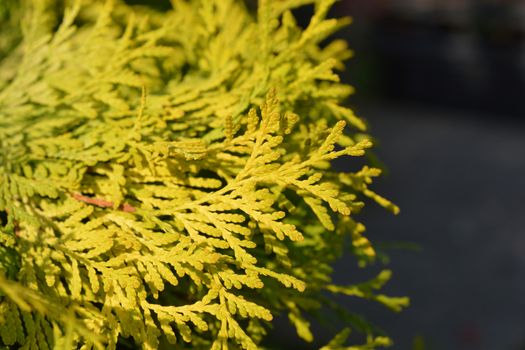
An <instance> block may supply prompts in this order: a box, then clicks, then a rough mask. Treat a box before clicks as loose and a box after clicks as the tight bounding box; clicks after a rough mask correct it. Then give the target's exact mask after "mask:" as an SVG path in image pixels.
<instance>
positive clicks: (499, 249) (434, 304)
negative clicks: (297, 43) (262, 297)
mask: <svg viewBox="0 0 525 350" xmlns="http://www.w3.org/2000/svg"><path fill="white" fill-rule="evenodd" d="M302 11H303V12H304V13H301V14H300V16H301V18H305V21H306V22H307V17H308V16H309V15H310V13H311V12H310V13H309V11H311V9H310V10H309V9H304V10H302ZM332 16H334V17H341V16H351V17H353V19H354V23H353V25H351V26H350V27H349V28H348V29H347V30H346V31H344V32H343V33H342V34H341V36H342V37H344V38H345V39H347V40H348V42H349V43H350V46H351V47H352V48H353V49H354V51H355V58H353V59H352V60H350V61H349V62H348V70H347V71H346V72H345V73H344V77H345V79H346V80H347V81H348V82H349V83H351V84H352V85H354V86H355V87H356V88H357V94H356V95H355V96H353V97H352V98H351V99H350V104H351V105H352V107H353V108H354V110H355V111H356V112H357V114H358V115H360V116H361V117H363V118H365V119H367V120H368V121H369V123H370V125H371V129H370V131H371V133H372V134H373V135H374V136H375V137H377V139H378V140H379V146H378V148H377V154H378V156H379V158H380V159H381V161H382V162H384V164H386V166H387V169H388V173H387V175H386V176H385V177H383V178H382V179H381V180H380V181H379V183H378V185H377V186H376V187H375V188H376V189H378V191H379V193H382V194H385V195H386V196H387V197H388V198H390V199H392V200H393V201H395V202H396V203H397V204H398V205H399V206H400V207H401V214H400V215H399V216H397V217H393V216H392V215H390V214H389V213H387V212H385V211H384V210H382V209H381V208H378V207H377V206H374V205H371V206H369V207H368V208H367V210H365V212H364V213H363V216H362V217H361V219H362V220H363V221H364V222H365V223H366V225H367V228H368V237H369V238H371V240H372V241H373V242H375V243H376V244H379V245H380V246H383V247H384V248H385V250H386V252H387V253H388V255H389V256H390V261H389V263H388V268H391V269H392V270H393V272H394V276H393V279H392V281H391V282H390V283H389V284H388V285H387V288H386V292H387V293H390V294H392V295H408V296H410V297H411V306H410V307H409V308H408V309H406V310H405V311H403V312H401V313H400V314H393V313H391V312H390V311H388V310H384V309H383V308H381V307H380V306H375V305H368V304H366V303H363V305H361V304H360V303H358V302H355V301H353V300H349V298H341V299H340V302H342V303H346V304H347V306H348V308H351V309H355V310H357V311H363V313H365V314H367V316H369V318H370V319H371V320H373V321H374V322H375V323H376V324H377V325H378V326H379V327H381V328H382V329H383V330H384V331H385V332H386V333H387V334H389V335H390V336H391V337H392V338H393V339H394V341H395V344H394V346H393V347H392V349H394V350H401V349H403V350H405V349H414V350H420V349H428V350H471V349H472V350H507V349H508V350H524V349H525V1H523V0H514V1H513V0H506V1H505V0H343V1H340V2H339V3H338V4H337V5H336V6H335V8H334V9H333V11H332ZM392 242H407V243H414V244H415V246H416V247H419V248H418V249H408V248H409V247H410V244H405V245H403V244H398V245H397V246H396V244H393V243H392ZM354 265H355V262H354V261H353V260H351V259H348V260H347V261H346V260H343V261H341V262H340V263H339V264H338V265H337V267H336V276H335V279H336V280H337V281H339V282H342V283H345V282H346V283H348V282H349V281H355V278H356V277H355V276H360V274H361V272H359V271H356V269H355V268H354ZM378 269H379V267H378ZM367 276H368V277H369V276H370V275H369V274H368V275H367ZM362 278H363V280H366V278H367V277H365V276H363V277H362ZM365 304H366V305H365ZM323 329H326V327H322V326H320V327H319V331H320V332H321V333H322V332H323ZM323 336H324V335H323ZM326 339H329V335H328V334H327V335H326V338H325V339H321V341H320V343H322V340H326ZM289 348H300V347H299V346H297V347H294V346H293V345H291V344H290V347H289ZM312 348H315V346H313V347H312Z"/></svg>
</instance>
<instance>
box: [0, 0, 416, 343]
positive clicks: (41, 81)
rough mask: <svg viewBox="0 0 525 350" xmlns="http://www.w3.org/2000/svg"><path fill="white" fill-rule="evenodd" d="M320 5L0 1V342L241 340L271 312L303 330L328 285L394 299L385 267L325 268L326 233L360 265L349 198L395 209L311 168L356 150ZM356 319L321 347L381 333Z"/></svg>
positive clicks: (294, 1) (357, 228)
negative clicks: (369, 274) (356, 334)
mask: <svg viewBox="0 0 525 350" xmlns="http://www.w3.org/2000/svg"><path fill="white" fill-rule="evenodd" d="M333 2H334V0H261V1H260V2H259V4H258V9H257V11H256V13H255V12H254V13H252V12H251V10H249V9H248V7H247V5H246V4H245V3H243V2H242V1H239V0H191V1H185V0H173V1H172V7H173V8H172V10H170V11H167V12H156V11H155V10H153V9H151V8H146V7H130V6H128V5H126V4H125V3H123V2H118V1H93V0H91V1H88V0H86V1H84V2H82V1H66V0H26V1H22V2H20V1H18V0H1V1H0V19H1V22H0V30H1V34H0V60H1V61H0V216H1V220H2V222H1V224H0V231H1V233H0V242H1V243H0V290H1V295H0V338H1V343H3V345H4V346H6V347H8V348H18V347H20V348H22V349H50V348H55V349H71V348H82V349H90V348H104V349H106V348H107V349H115V348H116V347H117V345H118V343H119V342H121V341H125V342H127V343H128V344H133V343H134V344H136V345H137V347H142V348H144V349H156V348H159V347H162V346H165V347H166V348H174V349H208V348H212V349H239V348H243V349H256V348H258V347H259V346H260V344H261V341H262V339H263V337H264V335H265V334H266V333H267V331H268V329H269V328H270V324H271V321H272V318H273V317H275V316H277V315H280V314H287V315H288V318H289V320H290V322H291V323H292V324H293V325H294V326H295V327H296V329H297V333H298V335H299V336H300V337H301V338H303V339H304V340H305V341H312V339H313V335H312V333H311V331H310V326H309V322H308V321H307V319H306V318H305V315H306V314H309V313H313V312H315V311H316V310H319V309H320V308H321V307H322V306H323V305H331V306H333V305H332V304H331V302H330V299H329V298H327V297H326V293H329V292H333V293H343V294H347V295H350V296H353V297H361V298H366V299H370V300H373V301H377V302H379V303H382V304H384V305H386V306H387V307H389V308H391V309H393V310H399V309H400V308H402V307H403V306H405V305H406V304H407V299H406V298H395V297H388V296H385V295H383V294H377V293H376V290H377V289H380V288H381V287H382V285H383V284H384V283H385V282H386V281H387V280H388V279H389V278H390V272H389V271H388V270H385V271H383V272H381V273H380V274H379V275H378V276H377V277H376V278H374V279H372V280H371V281H369V282H365V283H359V284H350V278H351V276H349V284H348V285H345V286H338V285H334V284H332V282H331V278H330V275H331V273H332V268H331V264H332V263H333V262H334V260H335V259H337V258H338V257H339V256H340V255H341V254H342V252H343V250H344V242H345V240H349V241H350V242H351V246H350V249H349V252H350V253H352V254H354V256H355V258H356V261H357V262H358V263H360V264H361V265H366V264H367V263H370V262H372V261H373V260H374V257H375V251H374V248H373V247H372V246H371V244H370V242H369V241H368V240H367V239H366V238H365V236H363V232H364V226H363V225H362V224H361V223H359V222H357V221H355V219H354V218H353V216H354V214H355V213H357V212H358V211H359V210H360V209H361V208H362V207H363V203H364V199H365V198H366V197H368V198H371V199H373V200H375V201H376V202H378V203H379V204H380V205H382V206H384V207H386V208H389V209H390V210H392V211H393V212H397V210H398V209H397V208H396V207H395V206H394V205H392V204H391V203H390V202H388V201H387V200H386V199H384V198H382V197H380V196H379V195H377V194H376V193H374V192H373V191H372V190H371V189H369V185H370V183H371V181H372V178H374V177H376V176H378V175H379V174H380V171H379V170H378V169H375V168H371V167H368V166H364V167H363V168H362V169H361V170H359V171H356V172H349V171H345V172H338V171H334V170H333V169H332V168H331V162H332V161H333V160H334V159H336V158H340V157H350V159H348V160H347V162H348V163H351V162H354V163H356V164H359V163H358V162H357V160H354V158H355V157H363V156H364V155H365V154H366V153H367V150H368V149H369V148H370V147H371V146H372V143H371V141H370V137H369V136H368V135H367V134H366V131H365V129H366V126H365V123H364V122H363V121H362V120H360V119H359V118H357V117H356V116H355V115H354V114H353V113H352V111H351V110H350V109H348V108H346V107H344V105H343V104H344V100H345V98H346V97H347V96H348V95H349V94H351V92H352V88H351V87H349V86H347V85H344V84H342V83H340V81H339V77H338V75H337V74H336V73H335V70H337V69H342V68H343V67H344V66H343V63H342V62H343V61H344V60H345V59H347V58H348V57H350V55H351V53H350V51H349V50H348V49H347V46H346V43H345V42H343V41H332V42H329V43H326V41H325V39H327V38H328V37H329V36H330V35H331V34H333V33H334V32H335V31H337V30H338V29H340V28H341V27H342V26H345V25H346V24H347V23H348V20H347V19H327V18H326V15H327V12H328V10H329V9H330V7H331V6H332V4H333ZM305 4H313V5H314V6H315V13H314V15H313V17H312V18H311V20H310V23H309V25H308V26H307V28H306V29H302V28H301V27H300V26H298V25H297V23H296V21H295V19H294V16H293V14H292V10H293V9H294V8H296V7H298V6H302V5H305ZM321 43H323V44H321ZM358 323H359V322H358ZM361 328H362V329H364V330H365V332H366V333H367V334H366V335H367V338H366V339H367V342H366V344H365V345H361V346H350V347H346V346H344V345H343V344H344V343H345V341H346V338H347V335H348V330H345V331H343V332H342V333H341V334H339V335H338V336H337V337H335V338H334V340H333V341H332V342H330V344H328V345H327V346H326V347H324V348H323V349H325V350H329V349H331V350H334V349H372V348H375V347H381V346H386V345H388V344H390V342H391V341H390V340H389V339H388V338H386V337H384V336H382V335H377V334H374V332H373V331H372V330H373V328H367V327H363V326H361ZM168 343H169V344H175V345H171V347H170V346H169V345H166V344H168Z"/></svg>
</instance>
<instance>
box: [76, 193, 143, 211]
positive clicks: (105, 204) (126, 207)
mask: <svg viewBox="0 0 525 350" xmlns="http://www.w3.org/2000/svg"><path fill="white" fill-rule="evenodd" d="M72 196H73V198H74V199H76V200H77V201H80V202H84V203H87V204H93V205H95V206H97V207H100V208H113V205H114V204H113V202H110V201H107V200H105V199H102V198H92V197H88V196H84V195H82V194H80V193H73V195H72ZM118 209H120V210H122V211H124V212H126V213H133V212H134V211H136V210H137V209H136V208H135V207H134V206H132V205H130V204H128V203H123V204H121V205H120V206H119V207H118Z"/></svg>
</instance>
